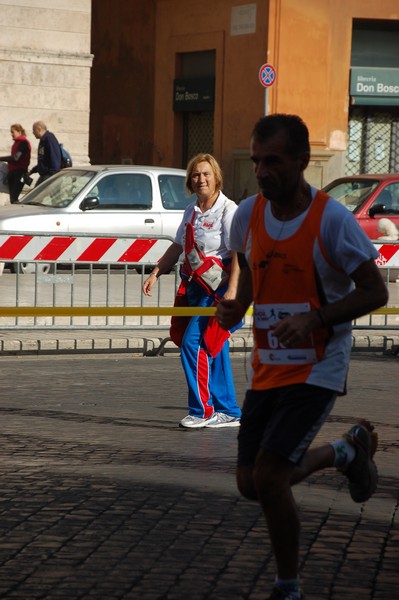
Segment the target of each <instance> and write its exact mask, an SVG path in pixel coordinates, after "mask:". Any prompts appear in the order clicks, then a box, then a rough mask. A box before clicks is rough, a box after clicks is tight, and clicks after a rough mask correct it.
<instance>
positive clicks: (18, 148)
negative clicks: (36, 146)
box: [0, 123, 31, 204]
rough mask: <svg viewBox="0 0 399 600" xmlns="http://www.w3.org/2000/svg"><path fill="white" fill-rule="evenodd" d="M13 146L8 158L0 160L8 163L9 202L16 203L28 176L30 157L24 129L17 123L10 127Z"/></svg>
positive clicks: (0, 157) (1, 157)
mask: <svg viewBox="0 0 399 600" xmlns="http://www.w3.org/2000/svg"><path fill="white" fill-rule="evenodd" d="M10 132H11V137H12V139H13V145H12V146H11V154H10V155H9V156H0V160H2V161H4V162H6V163H8V172H7V183H8V187H9V190H10V202H11V204H15V203H16V202H18V198H19V195H20V193H21V192H22V188H23V187H24V183H25V180H26V178H27V175H28V167H29V163H30V156H31V145H30V143H29V140H28V139H27V137H26V132H25V129H24V128H23V127H22V125H20V124H19V123H14V124H13V125H11V127H10Z"/></svg>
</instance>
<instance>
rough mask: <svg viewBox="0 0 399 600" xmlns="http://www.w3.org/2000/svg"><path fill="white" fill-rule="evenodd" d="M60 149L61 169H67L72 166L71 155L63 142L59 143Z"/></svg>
mask: <svg viewBox="0 0 399 600" xmlns="http://www.w3.org/2000/svg"><path fill="white" fill-rule="evenodd" d="M60 150H61V169H67V168H68V167H72V156H71V155H70V154H69V152H68V150H65V148H64V145H63V144H60Z"/></svg>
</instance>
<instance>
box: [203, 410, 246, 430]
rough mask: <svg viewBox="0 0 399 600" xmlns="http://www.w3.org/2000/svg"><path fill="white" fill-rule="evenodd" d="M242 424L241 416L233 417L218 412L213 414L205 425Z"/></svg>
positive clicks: (237, 425) (227, 425)
mask: <svg viewBox="0 0 399 600" xmlns="http://www.w3.org/2000/svg"><path fill="white" fill-rule="evenodd" d="M239 426H240V418H239V417H232V416H231V415H226V414H225V413H222V412H216V413H214V414H213V416H212V417H211V418H210V419H208V422H207V423H206V425H205V427H214V428H217V427H239Z"/></svg>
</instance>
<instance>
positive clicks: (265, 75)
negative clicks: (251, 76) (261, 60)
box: [259, 63, 276, 88]
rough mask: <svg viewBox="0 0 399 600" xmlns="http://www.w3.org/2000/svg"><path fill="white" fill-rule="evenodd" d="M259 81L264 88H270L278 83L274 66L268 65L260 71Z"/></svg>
mask: <svg viewBox="0 0 399 600" xmlns="http://www.w3.org/2000/svg"><path fill="white" fill-rule="evenodd" d="M259 81H260V82H261V84H262V85H263V87H265V88H268V87H270V86H271V85H273V83H274V82H275V81H276V70H275V68H274V67H273V65H270V64H269V63H266V64H264V65H262V66H261V68H260V69H259Z"/></svg>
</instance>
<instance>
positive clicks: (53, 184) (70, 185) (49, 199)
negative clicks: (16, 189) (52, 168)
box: [21, 169, 96, 208]
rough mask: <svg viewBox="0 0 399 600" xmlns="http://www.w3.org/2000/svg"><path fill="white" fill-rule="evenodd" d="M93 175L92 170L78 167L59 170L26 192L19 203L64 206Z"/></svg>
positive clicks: (54, 206) (53, 206) (94, 174)
mask: <svg viewBox="0 0 399 600" xmlns="http://www.w3.org/2000/svg"><path fill="white" fill-rule="evenodd" d="M95 176H96V173H95V172H94V171H83V170H78V169H68V170H65V171H60V172H59V173H57V175H54V177H51V178H50V179H46V180H45V181H43V183H41V184H40V185H39V186H38V187H37V188H34V189H33V190H32V191H31V192H28V194H26V196H25V197H24V199H23V200H22V202H21V203H22V204H34V205H39V206H50V207H52V208H64V207H65V206H68V205H69V204H70V203H71V202H72V200H73V199H74V198H75V197H76V196H77V194H79V192H80V191H81V190H83V188H84V187H85V186H86V185H87V184H88V183H89V182H90V181H91V180H92V179H93V177H95Z"/></svg>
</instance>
